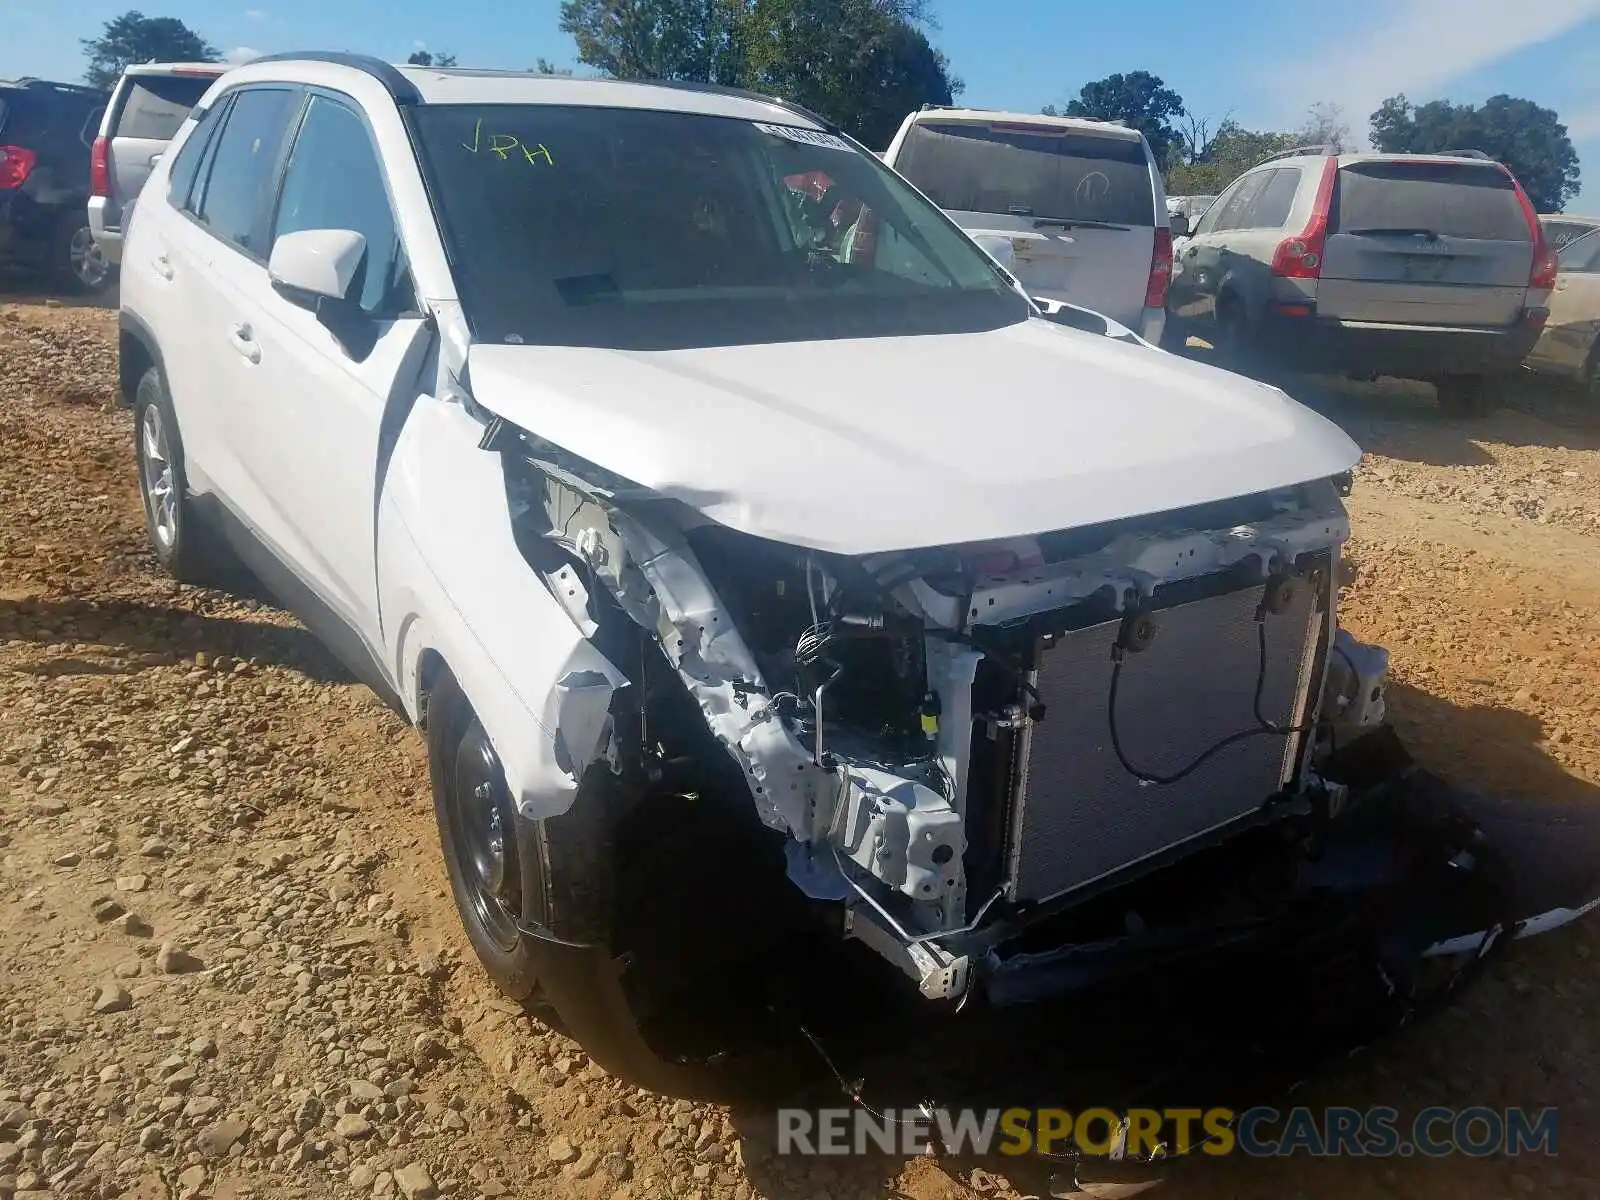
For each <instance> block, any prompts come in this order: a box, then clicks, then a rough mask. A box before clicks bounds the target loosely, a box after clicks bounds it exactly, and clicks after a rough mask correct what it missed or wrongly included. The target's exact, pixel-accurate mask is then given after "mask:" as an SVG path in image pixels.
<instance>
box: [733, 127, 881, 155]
mask: <svg viewBox="0 0 1600 1200" xmlns="http://www.w3.org/2000/svg"><path fill="white" fill-rule="evenodd" d="M751 124H752V125H754V126H755V127H756V128H757V129H759V130H761V132H762V133H770V134H772V136H773V137H781V138H784V139H786V140H788V141H791V142H799V143H801V144H802V145H806V146H822V147H824V148H825V149H828V150H853V149H854V148H855V147H853V146H851V145H850V143H849V142H847V141H845V140H844V139H843V138H842V137H836V136H835V135H834V134H831V133H822V132H821V131H819V130H816V129H801V128H800V127H799V126H796V125H763V124H762V123H761V122H760V121H752V122H751Z"/></svg>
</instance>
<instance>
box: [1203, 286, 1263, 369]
mask: <svg viewBox="0 0 1600 1200" xmlns="http://www.w3.org/2000/svg"><path fill="white" fill-rule="evenodd" d="M1214 333H1215V337H1214V339H1213V340H1212V342H1211V345H1212V349H1213V351H1214V352H1215V356H1216V362H1217V365H1218V366H1219V367H1223V368H1226V369H1227V370H1229V371H1233V372H1235V373H1236V374H1239V375H1254V374H1256V373H1257V372H1259V370H1260V368H1261V363H1260V362H1259V361H1258V360H1259V357H1260V356H1259V355H1258V354H1257V353H1256V346H1255V337H1254V336H1253V334H1252V331H1251V329H1250V321H1249V318H1248V316H1247V315H1246V313H1245V310H1244V305H1243V303H1242V302H1241V301H1238V300H1234V301H1232V302H1230V303H1223V304H1220V305H1218V307H1217V316H1216V327H1215V329H1214Z"/></svg>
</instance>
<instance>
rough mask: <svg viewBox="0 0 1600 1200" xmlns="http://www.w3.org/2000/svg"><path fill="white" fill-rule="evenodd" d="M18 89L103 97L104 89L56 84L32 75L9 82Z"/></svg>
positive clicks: (75, 84)
mask: <svg viewBox="0 0 1600 1200" xmlns="http://www.w3.org/2000/svg"><path fill="white" fill-rule="evenodd" d="M11 82H12V83H14V84H15V85H16V86H18V87H25V88H29V89H32V90H34V91H40V92H43V91H51V92H78V93H80V94H82V95H85V96H104V95H106V94H107V93H106V90H105V89H104V88H97V87H90V86H89V85H88V84H84V83H57V82H56V81H55V80H53V79H37V78H35V77H34V76H32V75H24V76H23V77H22V78H21V79H13V80H12V81H11Z"/></svg>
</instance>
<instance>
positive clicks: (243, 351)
mask: <svg viewBox="0 0 1600 1200" xmlns="http://www.w3.org/2000/svg"><path fill="white" fill-rule="evenodd" d="M228 341H230V342H232V343H233V348H234V349H235V350H237V351H238V352H239V355H240V357H241V358H243V359H245V360H246V361H247V362H249V363H252V364H254V363H258V362H260V361H261V347H260V345H258V344H257V342H256V340H255V336H254V335H253V334H252V333H251V332H250V326H249V325H246V324H245V323H243V322H242V321H241V322H240V323H239V324H237V325H230V326H228Z"/></svg>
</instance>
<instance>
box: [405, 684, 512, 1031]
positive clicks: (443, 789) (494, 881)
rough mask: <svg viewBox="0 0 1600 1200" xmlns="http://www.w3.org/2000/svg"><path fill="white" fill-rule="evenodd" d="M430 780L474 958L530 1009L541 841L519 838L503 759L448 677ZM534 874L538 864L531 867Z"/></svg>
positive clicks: (433, 724) (436, 708)
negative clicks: (531, 929)
mask: <svg viewBox="0 0 1600 1200" xmlns="http://www.w3.org/2000/svg"><path fill="white" fill-rule="evenodd" d="M427 735H428V776H429V779H430V782H431V783H432V787H433V811H434V818H435V819H436V820H437V822H438V825H439V843H440V846H441V848H442V849H443V851H444V863H445V871H446V873H447V874H448V875H449V877H450V894H451V896H452V898H453V899H454V900H455V904H456V911H457V913H458V914H459V915H460V917H461V924H462V926H463V927H464V928H465V929H466V933H467V940H468V941H469V942H471V943H472V949H473V952H474V953H475V954H476V955H477V956H478V961H479V962H481V963H482V964H483V968H484V970H485V971H486V972H488V974H489V978H490V979H492V980H493V981H494V984H495V986H496V987H497V988H499V989H500V991H501V992H503V993H505V995H506V996H507V997H508V998H510V999H511V1000H514V1001H516V1002H517V1003H518V1004H521V1005H523V1006H524V1007H530V1008H531V1007H532V1006H533V1005H534V1004H535V1001H536V998H537V995H538V972H537V969H536V961H535V960H536V958H537V951H538V947H537V946H536V945H535V939H534V938H533V937H532V936H531V935H529V934H527V933H524V932H523V931H522V928H521V927H522V925H523V924H524V922H525V920H526V912H527V909H528V902H529V899H531V898H530V897H529V896H528V892H529V890H530V883H529V881H530V879H536V878H538V875H539V873H538V872H537V871H534V870H525V869H524V862H525V859H527V858H528V857H530V856H529V850H530V849H534V850H535V851H536V848H537V841H536V840H533V839H529V838H527V837H518V823H519V820H520V818H519V817H518V816H517V813H516V810H515V806H514V805H513V803H512V800H511V793H510V790H509V789H508V788H507V787H506V782H505V775H504V772H503V771H502V770H501V767H500V760H499V758H498V757H497V756H496V754H495V752H494V747H493V746H492V745H491V744H490V742H489V738H488V735H487V734H486V733H485V732H484V729H483V725H482V724H481V723H480V722H479V720H478V718H477V715H476V714H475V713H474V712H473V711H472V706H471V705H470V704H468V703H467V699H466V697H465V696H464V695H463V694H462V692H461V688H460V685H459V684H457V683H456V681H455V678H454V677H453V676H451V675H450V674H449V673H448V672H444V673H443V675H442V678H441V679H440V680H439V681H438V683H437V684H436V685H435V687H434V689H433V692H432V694H431V695H430V696H429V697H428V702H427ZM527 865H528V866H529V867H532V866H533V865H534V864H532V863H528V864H527Z"/></svg>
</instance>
